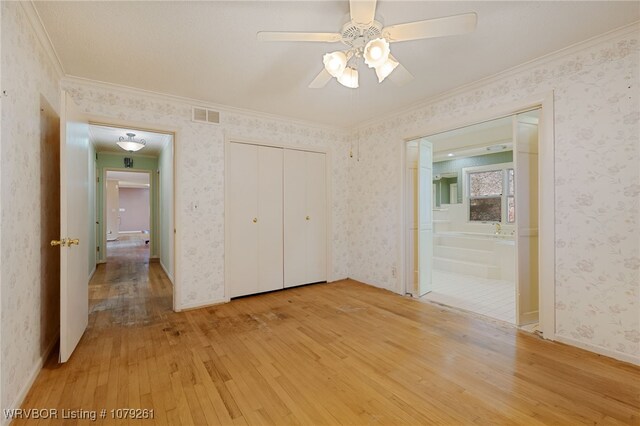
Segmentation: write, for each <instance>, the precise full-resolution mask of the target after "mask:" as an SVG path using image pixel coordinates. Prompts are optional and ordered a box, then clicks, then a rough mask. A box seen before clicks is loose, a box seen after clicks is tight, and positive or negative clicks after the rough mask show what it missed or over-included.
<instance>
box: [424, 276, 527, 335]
mask: <svg viewBox="0 0 640 426" xmlns="http://www.w3.org/2000/svg"><path fill="white" fill-rule="evenodd" d="M420 300H426V301H431V302H436V303H440V304H443V305H446V306H451V307H453V308H457V309H463V310H465V311H470V312H475V313H477V314H481V315H485V316H488V317H491V318H495V319H498V320H501V321H506V322H509V323H511V324H515V318H516V303H515V283H513V282H510V281H502V280H493V279H488V278H479V277H474V276H470V275H462V274H456V273H453V272H445V271H439V270H434V271H433V291H431V292H430V293H428V294H426V295H424V296H422V297H421V298H420Z"/></svg>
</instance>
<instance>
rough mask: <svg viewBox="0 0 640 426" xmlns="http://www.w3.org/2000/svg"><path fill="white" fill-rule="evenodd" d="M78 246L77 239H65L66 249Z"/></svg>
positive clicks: (78, 241)
mask: <svg viewBox="0 0 640 426" xmlns="http://www.w3.org/2000/svg"><path fill="white" fill-rule="evenodd" d="M77 245H80V240H79V239H77V238H74V239H71V238H67V247H71V246H77Z"/></svg>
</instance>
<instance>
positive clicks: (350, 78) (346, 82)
mask: <svg viewBox="0 0 640 426" xmlns="http://www.w3.org/2000/svg"><path fill="white" fill-rule="evenodd" d="M338 83H340V84H342V85H343V86H345V87H348V88H350V89H357V88H358V70H357V69H355V68H353V67H347V68H345V70H344V72H343V73H342V74H340V76H339V77H338Z"/></svg>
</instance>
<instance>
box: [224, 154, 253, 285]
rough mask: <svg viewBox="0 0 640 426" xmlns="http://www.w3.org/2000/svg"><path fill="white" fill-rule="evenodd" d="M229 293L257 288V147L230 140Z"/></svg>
mask: <svg viewBox="0 0 640 426" xmlns="http://www.w3.org/2000/svg"><path fill="white" fill-rule="evenodd" d="M226 175H227V179H228V181H227V197H228V198H227V201H226V202H227V203H229V204H228V210H227V211H228V214H229V217H228V218H227V220H228V223H229V225H228V232H229V235H227V236H226V238H228V248H229V253H227V255H228V256H229V259H228V260H227V267H228V268H229V271H228V279H229V283H228V288H229V293H230V294H229V297H236V296H243V295H245V294H251V293H257V292H258V147H257V146H255V145H247V144H241V143H230V144H229V153H228V154H227V172H226Z"/></svg>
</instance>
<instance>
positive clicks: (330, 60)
mask: <svg viewBox="0 0 640 426" xmlns="http://www.w3.org/2000/svg"><path fill="white" fill-rule="evenodd" d="M322 62H323V63H324V68H325V69H326V70H327V72H328V73H329V74H331V76H332V77H336V78H338V77H340V76H341V75H342V73H343V72H344V70H345V68H346V67H347V55H345V54H344V52H340V51H337V52H332V53H327V54H325V55H324V57H323V58H322Z"/></svg>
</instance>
